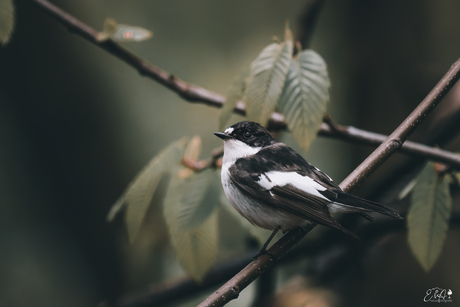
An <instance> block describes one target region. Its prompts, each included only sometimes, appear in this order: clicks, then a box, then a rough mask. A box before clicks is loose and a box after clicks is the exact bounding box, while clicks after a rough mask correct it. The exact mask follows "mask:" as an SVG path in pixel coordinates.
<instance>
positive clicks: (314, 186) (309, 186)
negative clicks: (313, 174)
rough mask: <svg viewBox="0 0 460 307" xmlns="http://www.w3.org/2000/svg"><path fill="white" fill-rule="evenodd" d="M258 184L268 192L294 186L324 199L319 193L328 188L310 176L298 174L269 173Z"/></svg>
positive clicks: (261, 177)
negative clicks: (277, 188)
mask: <svg viewBox="0 0 460 307" xmlns="http://www.w3.org/2000/svg"><path fill="white" fill-rule="evenodd" d="M257 183H258V184H259V185H260V186H261V187H263V188H264V189H266V190H270V189H271V188H273V187H274V186H279V187H282V186H285V185H287V184H291V185H293V186H294V187H295V188H297V189H299V190H301V191H304V192H306V193H308V194H311V195H315V196H318V197H321V198H324V199H327V198H326V197H324V196H323V195H322V194H321V193H319V192H318V191H325V190H326V188H325V187H323V186H322V185H320V184H319V183H317V182H316V181H314V180H313V179H311V178H310V177H308V176H302V175H300V174H299V173H296V172H277V171H273V172H267V173H264V174H262V175H261V176H260V179H259V181H257Z"/></svg>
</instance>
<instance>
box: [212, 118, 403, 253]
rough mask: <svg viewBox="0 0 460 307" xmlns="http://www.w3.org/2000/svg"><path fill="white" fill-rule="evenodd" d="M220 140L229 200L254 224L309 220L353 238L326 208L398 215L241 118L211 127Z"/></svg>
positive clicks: (273, 226)
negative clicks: (218, 127) (218, 129)
mask: <svg viewBox="0 0 460 307" xmlns="http://www.w3.org/2000/svg"><path fill="white" fill-rule="evenodd" d="M214 134H215V135H216V136H218V137H219V138H221V139H222V140H223V141H224V157H223V161H222V162H223V163H222V173H221V180H222V186H223V188H224V192H225V195H226V196H227V199H228V201H229V202H230V204H232V206H233V207H234V208H235V209H236V211H238V212H239V213H240V214H241V215H242V216H243V217H245V218H246V219H248V220H249V222H251V223H252V224H253V225H256V226H259V227H262V228H265V229H269V230H274V232H273V234H272V236H270V238H269V240H268V241H267V242H266V243H265V244H264V246H263V249H265V248H266V247H267V245H268V243H269V242H270V240H271V239H272V238H273V236H274V235H275V233H276V232H277V231H278V230H279V229H281V230H283V232H285V231H287V230H289V229H291V228H295V227H303V226H306V225H307V224H308V223H310V222H313V223H316V224H321V225H324V226H327V227H332V228H335V229H338V230H341V231H343V232H345V233H346V234H348V235H351V236H353V237H355V238H357V236H356V235H355V234H353V233H352V232H351V231H349V230H347V229H345V228H344V227H343V226H342V225H340V224H339V223H338V222H337V221H336V220H335V219H334V218H333V217H332V215H331V213H348V212H353V213H358V214H360V215H362V216H363V217H365V218H367V219H369V220H371V221H374V220H375V219H374V218H373V217H372V216H370V215H368V214H367V213H366V212H371V211H375V212H378V213H381V214H384V215H388V216H391V217H394V218H401V217H400V216H399V214H398V212H396V211H395V210H393V209H391V208H388V207H385V206H383V205H381V204H378V203H376V202H373V201H370V200H366V199H362V198H359V197H357V196H354V195H351V194H348V193H346V192H344V191H343V190H342V189H341V188H340V187H339V186H338V185H337V184H335V183H334V182H333V181H332V179H331V178H330V177H329V176H328V175H326V174H325V173H323V172H322V171H320V170H319V169H318V168H316V167H314V166H313V165H311V164H310V163H308V162H307V161H305V159H304V158H303V157H302V156H301V155H299V154H298V153H297V152H296V151H294V150H293V149H292V148H290V147H288V146H286V145H285V144H283V143H281V142H278V141H276V140H275V139H274V138H273V136H272V135H271V134H270V132H268V131H267V129H265V128H264V127H262V126H261V125H259V124H257V123H254V122H249V121H244V122H239V123H236V124H234V125H233V126H231V127H229V128H227V129H226V130H225V132H223V133H222V132H215V133H214Z"/></svg>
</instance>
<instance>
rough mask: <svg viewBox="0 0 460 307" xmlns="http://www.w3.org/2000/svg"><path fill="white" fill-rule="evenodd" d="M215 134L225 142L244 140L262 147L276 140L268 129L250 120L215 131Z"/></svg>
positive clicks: (243, 141)
mask: <svg viewBox="0 0 460 307" xmlns="http://www.w3.org/2000/svg"><path fill="white" fill-rule="evenodd" d="M214 134H215V135H216V136H218V137H219V138H221V139H222V140H224V143H227V142H228V141H233V142H242V143H244V144H246V145H248V146H250V147H252V148H261V147H265V146H268V145H271V144H273V143H274V142H276V141H275V139H274V138H273V136H272V135H271V134H270V132H268V130H267V129H265V128H264V127H262V126H261V125H259V124H258V123H254V122H249V121H244V122H239V123H236V124H234V125H233V126H230V127H228V128H227V129H225V131H224V132H214Z"/></svg>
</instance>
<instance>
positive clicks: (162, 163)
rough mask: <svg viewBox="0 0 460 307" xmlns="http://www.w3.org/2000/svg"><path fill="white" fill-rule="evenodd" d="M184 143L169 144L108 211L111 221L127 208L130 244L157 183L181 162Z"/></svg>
mask: <svg viewBox="0 0 460 307" xmlns="http://www.w3.org/2000/svg"><path fill="white" fill-rule="evenodd" d="M186 142H187V140H186V138H182V139H180V140H179V141H176V142H174V143H172V144H170V145H169V146H168V147H166V148H165V149H163V150H162V151H161V152H160V153H159V154H158V155H157V156H156V157H154V158H153V159H152V160H150V162H149V163H148V164H147V165H146V166H145V167H144V168H143V169H142V170H141V171H140V172H139V173H138V174H137V175H136V177H135V178H134V179H133V181H131V183H130V184H129V185H128V187H127V189H126V190H125V192H124V193H123V195H122V196H121V197H120V198H119V199H118V201H117V202H116V203H115V204H114V205H113V207H112V208H111V209H110V212H109V214H108V216H107V220H108V221H112V220H113V218H114V217H115V215H116V214H117V213H118V212H119V211H120V210H121V209H122V208H123V206H124V205H126V206H127V212H126V224H127V228H128V235H129V238H130V241H131V242H132V241H133V240H134V239H135V237H136V236H137V234H138V232H139V229H140V226H141V223H142V220H143V219H144V216H145V213H146V212H147V209H148V206H149V204H150V201H151V200H152V196H153V193H154V192H155V189H156V187H157V185H158V182H159V181H160V179H161V177H162V176H163V175H164V174H165V173H166V172H167V171H169V170H170V169H171V167H172V166H174V165H176V164H178V163H179V162H180V161H181V158H182V154H183V152H184V147H185V144H186Z"/></svg>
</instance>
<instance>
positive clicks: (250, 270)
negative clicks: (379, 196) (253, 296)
mask: <svg viewBox="0 0 460 307" xmlns="http://www.w3.org/2000/svg"><path fill="white" fill-rule="evenodd" d="M459 76H460V60H457V62H455V63H454V65H452V67H451V68H450V69H449V71H448V72H447V73H446V75H445V76H444V77H443V78H442V79H441V81H439V83H438V84H437V85H436V86H435V88H434V89H433V90H432V91H431V92H430V93H429V94H428V96H427V97H426V98H425V99H424V100H423V101H422V102H421V103H420V104H419V106H418V107H417V108H416V109H415V110H414V111H413V112H412V113H411V114H410V115H409V116H408V117H407V118H406V119H405V120H404V121H403V122H402V123H401V125H400V126H399V127H398V128H397V129H396V130H395V131H394V132H393V133H392V134H391V135H390V136H389V137H388V138H387V139H386V140H385V141H384V142H383V143H382V144H381V145H380V146H379V147H378V148H377V149H376V150H375V151H374V152H373V153H372V154H371V155H370V156H369V157H368V158H367V159H366V160H364V162H363V163H361V165H359V166H358V167H357V168H356V169H355V170H354V171H353V172H352V173H351V174H350V175H349V176H348V177H347V178H346V179H345V180H344V181H343V182H342V183H341V184H340V187H341V188H342V189H343V190H344V191H346V192H349V191H351V190H353V189H354V188H356V187H357V186H358V185H359V184H360V183H362V182H363V181H364V180H366V178H367V177H368V176H369V175H370V174H371V173H372V172H373V171H375V170H376V169H377V168H378V167H379V166H380V165H382V163H383V162H385V161H386V160H387V159H388V158H389V157H390V156H391V155H392V154H393V153H394V152H395V151H396V149H398V148H400V147H401V145H402V144H403V143H404V141H405V140H406V139H407V137H409V135H410V134H411V133H412V132H413V131H414V130H415V128H417V126H418V125H419V124H420V123H421V122H422V120H423V119H424V118H425V117H426V116H427V115H428V114H429V113H430V112H431V111H432V110H433V109H434V108H435V107H436V106H437V105H438V103H439V102H440V101H441V100H442V98H444V96H445V95H446V94H447V92H448V91H449V90H450V89H451V88H452V86H453V85H454V84H455V82H456V81H457V80H458V78H459ZM315 226H316V225H315V224H311V225H309V226H308V229H306V230H305V231H304V232H303V231H302V230H301V229H300V228H295V229H293V230H290V231H288V232H287V233H286V234H285V235H284V236H283V237H281V239H279V240H278V241H277V242H276V243H275V244H273V246H272V247H270V249H269V251H270V252H271V253H273V254H274V255H275V256H276V257H277V258H278V259H280V258H282V257H283V256H284V255H285V254H286V253H287V252H288V251H289V250H290V249H291V248H292V247H293V246H294V245H296V244H297V243H298V242H299V241H300V239H302V238H303V237H304V236H305V235H306V234H307V233H309V232H310V231H311V230H312V229H313V228H314V227H315ZM274 263H275V261H274V260H273V258H272V257H271V256H270V255H262V256H260V257H259V258H257V259H256V260H254V261H253V262H252V263H250V264H249V265H248V266H246V267H245V268H244V269H243V270H241V271H240V272H239V273H238V274H237V275H235V276H234V277H233V278H232V279H230V280H229V281H228V282H227V283H225V284H224V285H223V286H222V287H220V288H219V289H218V290H217V291H216V292H214V293H213V294H211V295H210V296H209V297H208V298H207V299H205V300H204V301H203V302H202V303H201V304H199V305H198V307H205V306H206V307H209V306H214V307H218V306H224V305H225V304H226V303H228V302H229V301H231V300H233V299H235V298H237V297H238V295H239V294H240V292H241V291H243V290H244V289H245V288H246V287H247V286H248V285H250V284H251V283H252V282H253V281H254V280H255V279H256V278H257V277H259V276H260V275H261V274H263V273H264V272H265V271H266V270H268V269H269V268H270V267H271V266H273V264H274Z"/></svg>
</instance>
